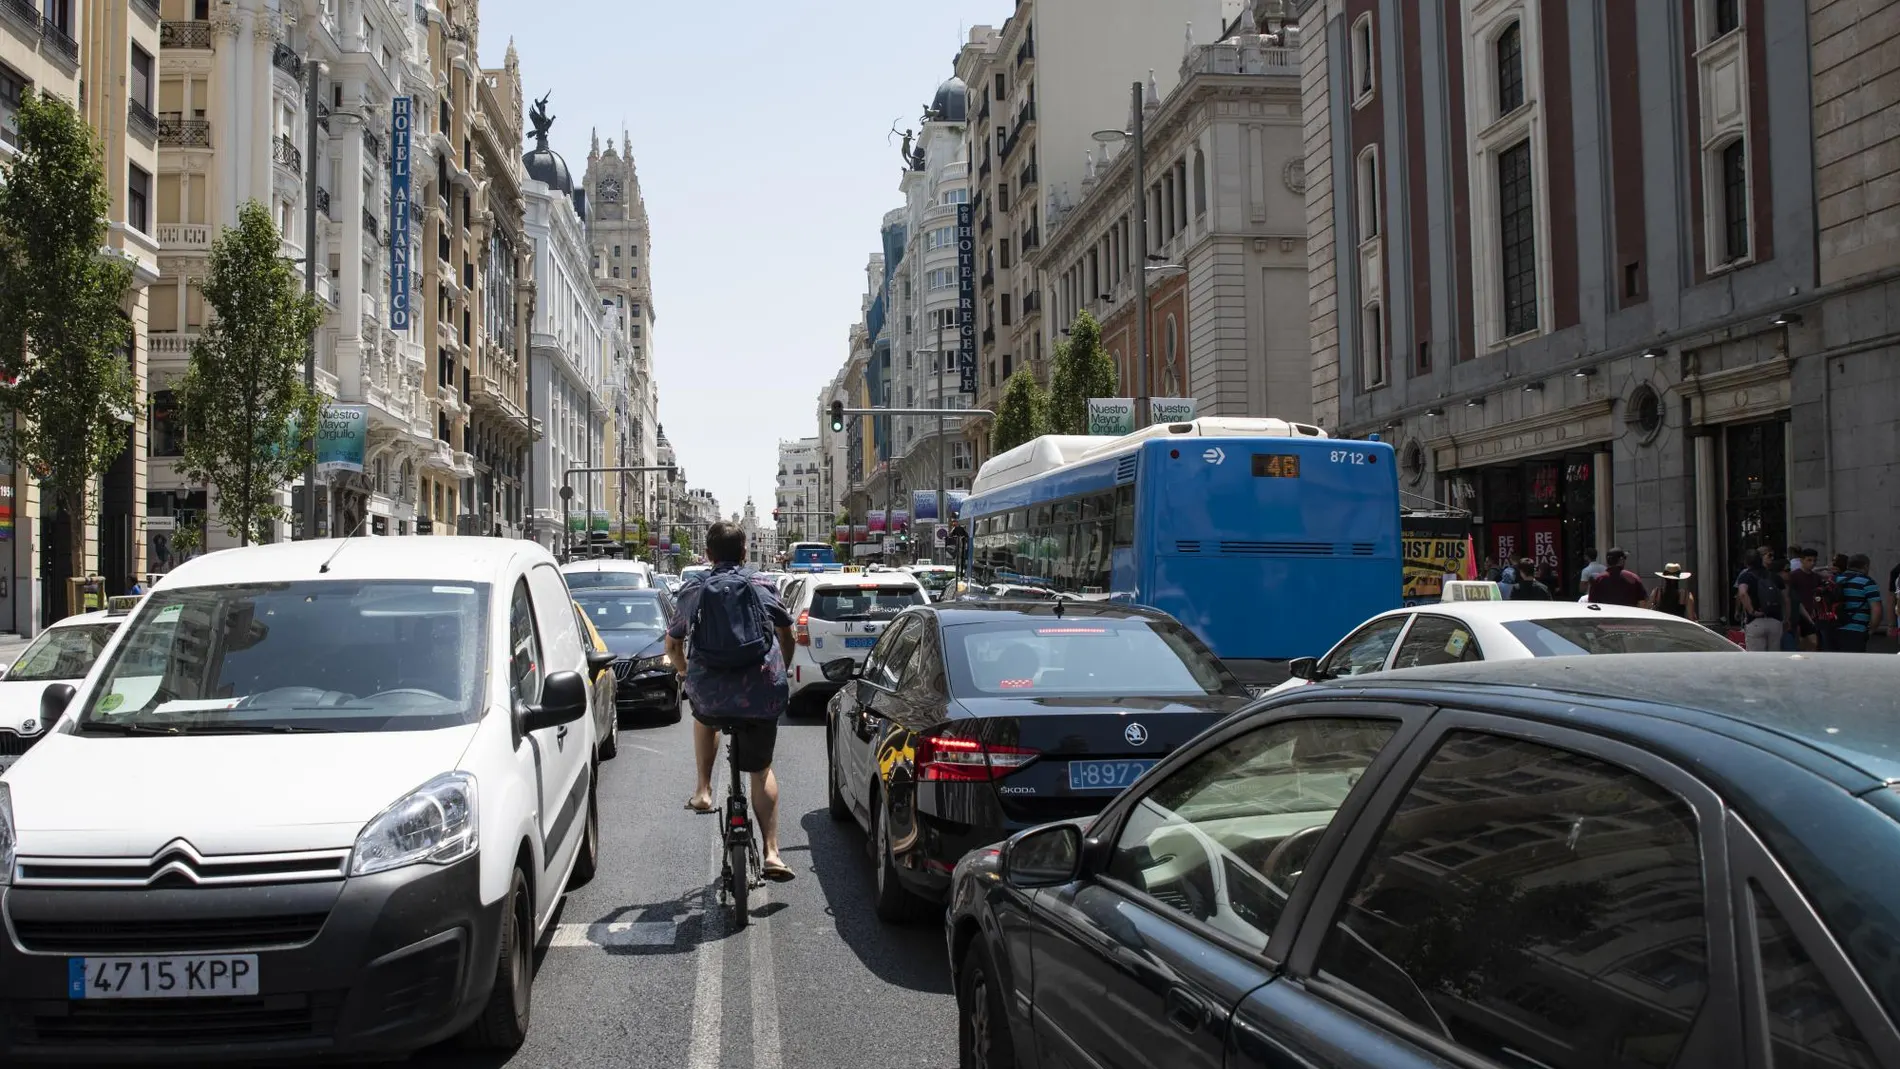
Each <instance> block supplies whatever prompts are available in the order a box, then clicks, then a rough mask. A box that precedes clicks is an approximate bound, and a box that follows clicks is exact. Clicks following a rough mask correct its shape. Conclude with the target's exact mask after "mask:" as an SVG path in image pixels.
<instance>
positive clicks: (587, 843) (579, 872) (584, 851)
mask: <svg viewBox="0 0 1900 1069" xmlns="http://www.w3.org/2000/svg"><path fill="white" fill-rule="evenodd" d="M599 771H600V770H599V768H598V766H596V768H595V769H594V772H595V773H596V774H598V772H599ZM599 871H600V781H599V779H598V778H597V775H596V778H595V779H594V782H592V783H589V784H588V785H587V831H586V838H584V839H582V840H581V853H580V856H579V857H577V858H575V859H574V872H573V874H572V875H570V876H569V877H568V878H567V889H568V890H570V891H572V890H573V889H574V888H576V887H581V886H584V885H585V884H586V883H588V881H590V880H592V879H593V878H594V873H596V872H599Z"/></svg>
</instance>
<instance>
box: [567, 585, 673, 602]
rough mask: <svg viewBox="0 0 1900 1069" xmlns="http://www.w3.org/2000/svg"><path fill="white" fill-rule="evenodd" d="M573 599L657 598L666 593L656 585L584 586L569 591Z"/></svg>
mask: <svg viewBox="0 0 1900 1069" xmlns="http://www.w3.org/2000/svg"><path fill="white" fill-rule="evenodd" d="M569 593H570V594H572V595H573V597H574V600H575V601H581V600H583V599H585V598H627V597H634V598H657V597H659V596H660V595H662V594H664V593H666V591H664V590H661V589H660V588H659V587H657V586H584V587H581V588H580V589H579V590H572V591H569Z"/></svg>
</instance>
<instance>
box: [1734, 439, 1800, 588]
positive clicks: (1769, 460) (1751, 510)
mask: <svg viewBox="0 0 1900 1069" xmlns="http://www.w3.org/2000/svg"><path fill="white" fill-rule="evenodd" d="M1725 431H1726V434H1725V438H1726V440H1725V442H1724V458H1723V459H1724V461H1725V462H1726V465H1727V472H1728V479H1727V483H1726V486H1727V490H1728V493H1727V502H1728V505H1727V508H1728V514H1727V522H1726V530H1725V532H1724V533H1725V537H1724V543H1725V545H1726V548H1727V552H1728V556H1727V558H1726V559H1725V560H1724V561H1723V562H1722V564H1723V574H1724V575H1725V576H1734V575H1736V574H1738V573H1740V572H1741V570H1742V567H1743V566H1744V565H1746V564H1747V563H1748V560H1749V558H1750V557H1751V556H1753V555H1754V553H1755V552H1756V551H1757V550H1759V549H1760V548H1761V547H1762V546H1773V547H1775V549H1776V551H1777V552H1780V551H1783V550H1785V549H1787V546H1788V438H1787V424H1786V423H1785V422H1783V421H1782V420H1778V419H1774V420H1764V421H1763V422H1760V423H1741V424H1736V425H1735V426H1732V427H1727V428H1725ZM1723 586H1724V589H1725V590H1726V592H1727V595H1728V597H1729V598H1730V599H1733V598H1734V596H1735V584H1733V583H1724V584H1723Z"/></svg>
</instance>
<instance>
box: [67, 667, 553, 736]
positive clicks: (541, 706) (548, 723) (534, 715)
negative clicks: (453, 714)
mask: <svg viewBox="0 0 1900 1069" xmlns="http://www.w3.org/2000/svg"><path fill="white" fill-rule="evenodd" d="M49 689H50V688H49ZM587 698H588V693H587V681H586V680H585V679H582V678H581V674H580V673H579V672H555V673H553V674H552V675H549V676H548V678H547V679H545V680H543V681H542V683H541V701H540V702H539V703H538V704H535V705H529V706H524V707H523V708H522V710H521V731H522V733H523V734H527V733H528V732H531V731H540V730H541V729H543V728H554V727H560V726H561V725H562V724H572V723H573V722H574V721H576V720H579V719H580V718H581V717H583V716H586V715H587Z"/></svg>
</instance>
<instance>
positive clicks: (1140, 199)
mask: <svg viewBox="0 0 1900 1069" xmlns="http://www.w3.org/2000/svg"><path fill="white" fill-rule="evenodd" d="M1141 90H1142V85H1141V83H1140V82H1136V83H1135V88H1134V94H1133V101H1134V103H1133V111H1134V114H1133V118H1131V119H1130V120H1129V123H1130V125H1129V131H1130V136H1132V137H1133V138H1134V142H1135V263H1136V264H1138V265H1139V266H1140V267H1141V270H1139V271H1136V272H1135V332H1136V333H1137V334H1139V335H1141V344H1140V345H1139V346H1137V347H1136V350H1137V351H1138V352H1139V353H1140V354H1141V367H1140V370H1138V371H1137V372H1136V373H1135V392H1136V394H1137V396H1136V397H1135V429H1136V430H1140V429H1141V428H1143V427H1146V426H1147V425H1148V392H1149V389H1150V385H1149V382H1148V361H1149V359H1150V355H1149V352H1148V341H1149V339H1148V178H1147V156H1146V153H1147V145H1146V144H1145V143H1144V139H1143V137H1142V120H1143V119H1144V118H1145V116H1144V115H1143V114H1142V110H1143V109H1142V106H1141V105H1142V98H1141Z"/></svg>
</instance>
